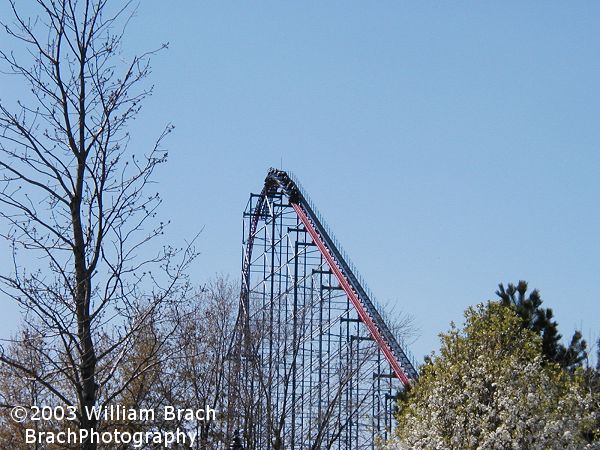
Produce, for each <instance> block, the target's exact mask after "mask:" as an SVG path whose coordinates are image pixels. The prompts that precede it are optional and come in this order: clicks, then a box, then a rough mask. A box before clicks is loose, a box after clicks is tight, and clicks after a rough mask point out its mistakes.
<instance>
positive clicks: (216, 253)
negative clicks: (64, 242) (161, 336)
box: [0, 0, 600, 357]
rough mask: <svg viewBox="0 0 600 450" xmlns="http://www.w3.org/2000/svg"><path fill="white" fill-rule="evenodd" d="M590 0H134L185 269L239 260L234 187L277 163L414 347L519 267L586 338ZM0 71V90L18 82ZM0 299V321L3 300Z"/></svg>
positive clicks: (595, 329) (599, 132)
mask: <svg viewBox="0 0 600 450" xmlns="http://www.w3.org/2000/svg"><path fill="white" fill-rule="evenodd" d="M599 13H600V4H598V3H597V2H579V3H577V4H569V5H568V6H567V5H566V4H565V3H562V2H469V3H467V2H452V3H450V2H444V3H442V2H415V3H414V4H409V3H401V2H368V3H367V2H354V1H351V2H341V1H340V2H315V1H309V2H245V3H243V2H211V3H209V2H191V1H181V2H164V1H158V0H145V1H144V2H142V5H141V6H140V9H139V12H138V14H137V16H136V18H135V20H134V21H133V22H132V24H131V26H130V29H129V32H128V34H127V37H126V42H125V46H126V48H127V50H128V51H130V52H133V51H140V50H144V49H149V48H150V49H151V48H155V47H157V46H159V45H160V44H161V43H162V42H167V41H168V42H169V43H170V46H169V50H167V51H165V52H162V53H160V54H159V55H158V56H156V57H155V58H154V62H153V69H154V70H153V74H152V82H153V83H154V84H155V95H154V96H153V97H152V98H151V99H150V100H149V101H148V102H147V103H146V105H145V107H144V109H143V111H142V113H141V115H140V117H139V118H138V120H137V121H136V123H135V125H134V126H133V127H132V133H133V140H132V144H131V145H132V146H136V148H137V147H139V148H140V149H141V150H143V149H144V148H146V147H145V146H147V145H149V144H150V141H151V138H152V137H153V136H157V135H158V134H159V133H160V129H161V127H162V126H163V125H164V124H165V123H167V122H172V123H173V124H175V126H176V129H175V132H174V133H173V134H171V135H170V137H169V139H168V141H167V143H166V145H167V146H168V148H169V149H170V161H169V163H168V165H167V166H165V167H163V169H162V170H161V171H160V173H158V175H157V181H158V185H157V186H156V187H157V188H158V190H160V191H161V192H162V194H163V197H164V201H165V202H164V206H163V208H162V214H163V215H164V217H165V218H170V219H171V220H172V222H173V224H172V226H171V230H170V233H171V236H172V237H173V239H174V240H175V241H177V240H178V239H179V240H180V239H181V238H182V237H185V236H188V237H192V236H193V235H195V234H196V233H197V232H198V231H199V230H202V233H201V236H200V239H199V241H198V247H199V249H200V251H201V252H202V254H201V256H200V258H199V259H198V261H197V263H196V264H195V266H194V267H193V269H192V275H193V277H194V279H195V280H197V281H198V282H199V283H201V282H203V281H204V280H206V279H208V278H210V277H211V276H212V275H214V274H215V273H228V274H231V276H232V277H237V276H238V271H239V269H240V254H241V246H240V242H241V215H242V211H243V208H244V205H245V203H246V201H247V197H248V194H249V193H250V192H251V191H253V192H257V191H259V190H260V188H261V185H262V181H263V179H264V176H265V175H266V172H267V170H268V168H269V167H270V166H282V167H283V168H284V169H287V170H291V171H293V172H294V173H296V174H297V175H298V177H299V178H300V179H301V180H302V184H303V185H304V186H305V187H306V188H307V189H308V191H309V192H310V195H311V197H312V198H313V199H314V200H315V202H316V203H317V205H318V206H319V209H320V210H321V212H322V213H323V214H324V216H325V217H326V218H327V221H328V222H329V224H330V225H331V226H332V228H333V229H334V230H335V232H336V236H337V237H338V238H339V240H340V241H341V242H342V243H343V245H344V248H345V249H346V250H347V251H348V252H349V253H350V254H351V255H352V259H353V261H355V262H356V264H357V266H358V267H359V269H360V270H361V272H362V273H363V275H364V277H365V278H366V279H367V280H368V282H369V285H370V287H371V289H372V290H373V291H374V292H375V293H376V294H377V296H378V298H379V299H381V300H382V301H384V302H388V303H389V304H390V305H392V306H393V307H394V308H395V309H396V310H398V311H404V312H407V313H409V314H411V315H413V316H414V317H415V321H416V323H417V325H418V326H419V328H420V336H419V337H418V339H417V341H416V342H415V344H414V345H413V347H412V350H413V352H414V353H415V354H417V355H418V356H419V357H420V356H422V355H424V354H426V353H429V352H431V351H432V350H434V349H437V348H438V344H439V342H438V338H437V334H438V333H439V332H441V331H445V330H447V328H448V326H449V322H450V321H456V322H460V321H461V318H462V312H463V310H464V309H465V308H466V307H467V306H469V305H472V304H475V303H477V302H480V301H483V300H486V299H490V298H493V297H494V291H495V289H496V287H497V284H498V283H500V282H504V283H507V282H517V281H518V280H519V279H525V280H527V281H529V283H530V286H531V287H536V288H538V289H540V290H541V293H542V298H543V299H544V301H545V305H546V306H549V307H552V308H553V309H554V312H555V316H556V318H557V320H558V322H559V324H560V329H561V331H562V332H563V334H564V335H570V334H571V333H572V331H573V330H574V329H575V328H579V329H581V330H582V331H583V333H584V335H585V337H586V338H588V339H592V340H594V339H596V338H597V337H598V336H599V332H600V302H599V296H598V291H597V285H598V281H600V280H599V278H600V276H599V275H600V273H599V269H600V239H599V230H600V208H599V206H600V205H599V204H598V203H599V193H600V127H599V125H600V123H599V118H600V89H599V87H598V80H600V35H599V33H598V27H597V21H598V17H600V15H599ZM0 14H1V16H2V17H6V14H7V11H6V6H2V7H0ZM5 42H6V41H5V40H4V38H3V42H2V44H0V45H2V46H3V47H4V46H5V45H6V43H5ZM1 79H2V82H1V86H2V90H1V91H0V96H4V95H5V93H8V92H9V91H10V92H12V91H13V90H17V89H18V87H19V86H18V84H17V80H15V79H12V78H7V77H6V76H2V78H1ZM141 150H140V151H141ZM3 260H4V258H3ZM2 301H3V302H5V303H4V304H5V305H6V307H5V308H3V309H4V310H5V311H7V312H6V314H4V315H3V317H1V318H0V325H1V326H2V328H3V329H4V330H5V333H3V334H5V335H6V333H7V332H8V330H12V329H14V324H15V323H16V316H17V313H16V311H15V309H14V307H11V306H10V305H9V304H8V301H7V300H2Z"/></svg>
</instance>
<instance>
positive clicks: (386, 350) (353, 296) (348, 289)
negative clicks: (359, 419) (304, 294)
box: [292, 203, 410, 386]
mask: <svg viewBox="0 0 600 450" xmlns="http://www.w3.org/2000/svg"><path fill="white" fill-rule="evenodd" d="M292 206H293V208H294V210H295V211H296V214H298V217H299V218H300V220H301V221H302V223H303V224H304V226H305V227H306V230H307V231H308V233H309V234H310V235H311V237H312V239H313V241H314V243H315V244H316V245H317V247H319V250H320V251H321V254H322V255H323V256H324V257H325V260H326V261H327V264H329V267H330V268H331V270H332V271H333V273H334V274H335V276H336V278H337V280H338V281H339V283H340V286H341V287H342V289H343V290H344V292H345V293H346V295H347V296H348V298H349V299H350V301H351V302H352V304H353V305H354V307H355V308H356V311H357V312H358V315H359V317H360V319H361V320H362V321H363V323H364V324H365V325H366V326H367V328H368V329H369V332H370V333H371V336H372V337H373V339H375V342H377V345H379V348H380V349H381V351H382V352H383V354H384V355H385V357H386V359H387V360H388V362H389V363H390V365H391V366H392V370H393V371H394V373H395V374H396V376H397V377H398V378H399V379H400V381H402V384H404V386H408V385H409V384H410V381H409V379H408V376H407V375H406V373H404V370H403V369H402V366H401V365H400V363H399V362H398V360H397V359H396V357H395V356H394V353H393V352H392V349H391V348H390V346H389V345H388V344H387V342H386V340H385V339H384V338H383V336H382V335H381V333H380V332H379V328H377V325H375V322H373V319H372V318H371V316H370V315H369V313H368V312H367V310H366V309H365V308H364V307H363V305H362V302H361V301H360V299H359V297H358V295H357V293H356V292H355V291H354V289H352V286H351V285H350V283H349V282H348V280H347V279H346V277H345V276H344V274H343V272H342V270H341V269H340V267H339V266H338V264H337V263H336V261H335V258H334V257H333V255H332V254H331V252H330V251H329V249H328V248H327V246H326V245H325V242H323V239H321V236H320V235H319V233H318V232H317V230H316V228H315V227H314V225H313V223H312V221H311V220H310V219H309V217H308V215H307V214H306V212H305V211H304V208H303V207H302V206H301V205H299V204H298V203H292Z"/></svg>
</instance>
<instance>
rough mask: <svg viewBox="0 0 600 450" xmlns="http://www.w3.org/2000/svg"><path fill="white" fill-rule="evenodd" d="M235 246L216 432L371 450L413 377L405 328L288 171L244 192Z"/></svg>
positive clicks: (250, 443)
mask: <svg viewBox="0 0 600 450" xmlns="http://www.w3.org/2000/svg"><path fill="white" fill-rule="evenodd" d="M342 201H344V200H342ZM349 206H350V205H349ZM353 214H356V213H355V212H354V213H353ZM349 219H350V218H349ZM242 248H243V257H242V287H241V294H240V306H239V313H238V317H237V322H236V328H235V335H234V337H233V339H232V343H231V347H230V352H229V359H230V366H229V372H228V386H229V391H228V399H229V401H228V405H227V408H228V417H229V418H230V420H229V423H228V429H227V433H228V434H229V435H230V436H233V435H234V434H235V438H234V441H235V443H236V444H235V445H241V447H238V448H244V449H247V450H250V449H253V450H254V449H255V450H270V449H272V450H278V449H292V450H296V449H302V450H304V449H307V450H318V449H340V450H341V449H343V450H350V449H356V450H360V449H373V448H374V446H375V443H376V441H377V439H378V438H385V437H387V435H388V433H389V432H390V430H391V428H392V427H393V411H394V407H395V402H396V398H397V395H398V393H399V392H401V391H402V390H403V389H405V388H406V386H408V385H409V383H410V380H411V379H416V378H417V376H418V373H417V370H416V369H415V367H416V366H415V364H414V362H413V360H412V358H411V357H410V355H409V353H408V351H407V348H406V345H404V342H403V340H402V336H403V331H405V330H402V329H401V328H398V327H397V326H394V322H393V321H392V320H389V319H388V318H387V317H386V315H385V314H384V311H383V308H381V307H380V306H379V305H378V304H377V303H376V301H375V299H374V297H373V295H372V294H371V291H370V290H369V289H368V288H367V286H366V284H365V282H364V280H363V278H362V277H361V276H360V275H359V273H358V272H357V270H356V268H355V266H354V265H353V264H352V262H351V261H350V259H349V258H348V256H347V254H346V253H345V252H344V250H343V249H342V247H341V246H340V244H339V242H338V241H337V240H336V239H335V237H334V236H333V234H332V232H331V230H330V228H329V227H328V226H327V225H326V223H325V221H324V220H323V218H322V216H321V215H320V214H319V212H318V211H317V209H316V208H315V205H314V203H313V202H312V201H311V200H310V199H309V197H308V195H307V193H306V191H305V190H304V189H303V188H302V187H301V185H300V183H299V182H298V180H297V179H296V178H295V177H294V176H293V175H292V174H291V173H289V172H285V171H282V170H277V169H271V170H270V171H269V173H268V175H267V177H266V179H265V184H264V187H263V189H262V191H261V192H260V194H251V195H250V199H249V201H248V204H247V207H246V210H245V211H244V228H243V243H242Z"/></svg>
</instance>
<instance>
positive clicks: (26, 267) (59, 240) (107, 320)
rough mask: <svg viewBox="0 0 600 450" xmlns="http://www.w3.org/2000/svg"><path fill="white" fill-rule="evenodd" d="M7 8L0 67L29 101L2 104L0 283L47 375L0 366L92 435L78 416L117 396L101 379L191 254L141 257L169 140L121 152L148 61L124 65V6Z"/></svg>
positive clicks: (144, 93) (109, 381) (79, 1)
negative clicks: (69, 410)
mask: <svg viewBox="0 0 600 450" xmlns="http://www.w3.org/2000/svg"><path fill="white" fill-rule="evenodd" d="M9 3H10V7H11V9H12V12H13V19H12V20H11V21H10V22H7V23H2V26H3V28H4V31H5V33H6V34H7V35H8V37H10V38H12V42H13V43H14V44H15V47H14V50H13V51H9V50H8V49H7V48H2V49H0V61H1V62H2V63H4V66H5V67H4V69H5V71H7V72H8V73H9V74H10V75H12V76H15V77H18V78H19V79H20V80H21V81H22V82H23V83H24V84H25V85H26V86H27V87H28V89H29V94H28V95H23V96H22V97H21V100H19V101H18V102H16V103H15V104H8V103H7V102H6V101H2V100H0V219H2V220H3V222H2V226H3V228H2V230H3V232H2V236H3V237H4V238H5V239H7V240H8V242H9V243H10V245H11V246H12V249H13V267H12V270H10V269H9V271H8V272H5V273H3V274H1V275H0V281H1V282H2V288H1V289H2V292H4V293H5V294H6V295H8V296H10V297H11V298H13V299H14V300H16V301H17V302H18V304H19V305H20V306H21V307H22V309H23V311H24V313H25V314H24V317H25V320H26V321H27V323H28V324H29V325H30V326H31V327H32V328H34V329H35V330H36V331H37V335H39V336H42V338H43V345H40V346H39V348H38V349H37V353H38V354H37V356H36V358H38V359H39V361H40V364H41V365H42V366H44V367H51V370H45V371H39V370H37V369H36V367H34V366H31V365H30V364H28V363H27V361H22V360H20V359H19V358H17V357H15V356H14V355H16V354H17V353H14V352H13V353H8V352H5V351H4V350H2V349H0V350H1V351H0V362H1V363H2V364H5V365H7V366H9V367H11V368H12V369H13V370H15V371H17V372H18V373H19V374H21V376H25V377H28V378H29V379H32V380H35V382H36V383H37V385H38V386H39V387H40V388H41V389H44V390H46V391H47V393H48V394H50V395H51V396H52V397H53V398H54V399H55V400H56V401H59V402H61V403H63V404H65V405H75V406H77V408H78V411H79V426H80V427H82V428H88V429H89V428H95V427H97V426H98V425H99V424H98V423H96V420H95V419H94V418H89V417H88V416H87V415H86V414H84V411H85V410H86V408H89V407H91V406H94V405H97V404H99V403H100V402H107V401H110V399H113V398H115V396H117V395H118V393H119V392H121V391H122V390H123V389H125V388H126V386H124V385H123V384H122V383H117V384H118V385H115V383H114V382H113V381H114V378H115V374H116V373H117V370H116V368H117V367H118V366H119V363H120V362H121V361H122V359H123V357H124V355H125V352H126V349H127V348H128V346H129V342H130V341H131V340H132V339H133V337H134V336H135V335H136V333H139V332H141V331H142V330H143V329H144V326H145V323H147V321H148V320H150V319H151V318H152V317H155V315H156V311H157V309H160V308H161V307H162V305H163V304H164V303H165V302H166V301H167V300H176V299H177V298H180V297H181V296H182V295H185V293H186V291H187V283H186V280H185V277H184V269H185V267H186V266H187V264H188V263H189V262H190V261H191V260H192V259H193V257H194V256H195V253H194V251H193V249H192V248H191V246H186V247H185V248H183V249H176V248H172V247H169V246H163V247H160V250H159V251H153V250H152V248H150V246H149V245H148V244H149V243H150V242H151V241H153V239H154V238H156V237H158V236H159V235H161V234H163V230H164V226H165V224H164V223H163V222H159V221H157V220H156V211H157V208H158V206H159V205H160V203H161V199H160V197H159V195H158V194H156V193H154V192H152V193H151V192H149V190H148V187H149V184H150V183H151V181H152V176H153V173H154V171H155V169H156V168H157V167H158V166H159V165H160V164H162V163H164V162H165V161H166V159H167V152H166V151H165V150H163V149H162V147H161V144H162V142H163V139H164V137H165V136H166V135H167V134H168V133H169V132H170V131H171V129H172V128H171V126H167V127H166V128H165V129H164V130H163V131H162V132H160V133H159V135H158V139H157V141H156V142H155V144H154V145H153V146H152V147H151V148H149V149H148V150H141V149H140V150H139V151H137V152H136V153H135V154H133V152H131V151H130V147H131V145H130V134H129V132H128V125H129V124H130V121H131V120H132V119H133V118H134V117H136V115H137V114H138V112H139V111H140V107H141V104H142V102H143V100H144V99H146V98H147V97H148V96H149V95H150V94H151V92H152V87H151V86H148V85H147V84H146V82H145V79H146V77H147V76H148V74H149V71H150V65H149V58H150V57H151V56H152V55H153V54H154V53H155V52H149V53H144V54H142V55H140V56H135V57H132V58H131V59H130V61H129V62H128V63H125V62H123V57H122V53H121V52H122V50H121V43H122V40H123V36H124V30H125V26H126V24H127V22H128V21H129V19H130V17H131V15H132V14H133V9H132V7H131V4H130V2H125V3H122V2H115V3H114V4H112V5H109V2H108V0H37V1H36V2H32V3H34V4H35V7H36V8H37V12H38V16H37V17H34V18H29V17H27V16H26V15H25V14H23V13H21V12H20V10H19V9H18V5H17V2H16V1H14V0H10V1H9ZM3 42H6V40H3ZM5 269H6V268H5ZM135 378H136V373H133V374H132V376H131V377H130V378H129V379H127V380H122V381H123V383H125V384H128V383H132V382H133V380H134V379H135ZM83 448H94V445H92V444H90V443H87V444H85V445H84V446H83Z"/></svg>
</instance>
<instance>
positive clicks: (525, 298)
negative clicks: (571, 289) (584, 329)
mask: <svg viewBox="0 0 600 450" xmlns="http://www.w3.org/2000/svg"><path fill="white" fill-rule="evenodd" d="M498 288H499V289H498V290H497V291H496V295H498V297H500V303H501V304H502V305H504V306H508V307H510V308H512V309H513V310H514V311H515V312H516V313H517V315H518V316H519V317H521V319H522V320H523V327H524V328H527V329H528V330H531V331H533V332H534V333H536V334H538V335H539V336H540V337H541V338H542V350H543V353H544V356H545V357H546V358H547V359H548V360H549V361H552V362H555V363H557V364H558V365H559V366H560V367H562V368H563V369H567V370H574V369H575V368H577V367H581V365H582V363H583V361H585V360H586V358H587V351H586V349H587V344H586V342H585V340H583V339H582V335H581V332H579V331H575V332H574V333H573V337H572V338H571V341H570V343H569V346H568V347H565V346H564V345H563V344H562V343H561V342H560V341H561V338H562V336H561V335H560V333H559V332H558V323H557V322H556V321H555V320H554V314H553V312H552V309H551V308H543V307H542V303H543V301H542V298H541V296H540V293H539V291H538V290H537V289H534V290H533V291H531V292H530V293H529V295H527V282H526V281H523V280H521V281H519V283H518V284H517V285H516V286H515V285H513V284H512V283H509V284H508V287H506V288H504V285H503V284H502V283H501V284H500V285H498Z"/></svg>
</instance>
